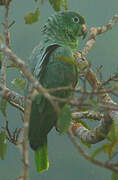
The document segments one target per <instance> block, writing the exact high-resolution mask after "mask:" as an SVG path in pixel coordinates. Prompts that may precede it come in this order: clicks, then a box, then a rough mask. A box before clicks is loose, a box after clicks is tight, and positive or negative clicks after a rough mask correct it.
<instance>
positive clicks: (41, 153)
mask: <svg viewBox="0 0 118 180" xmlns="http://www.w3.org/2000/svg"><path fill="white" fill-rule="evenodd" d="M35 164H36V168H37V171H38V173H41V172H43V171H45V170H48V168H49V160H48V145H47V136H46V141H45V142H44V144H43V145H41V147H39V149H38V150H37V151H35Z"/></svg>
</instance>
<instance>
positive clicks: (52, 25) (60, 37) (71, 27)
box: [42, 11, 87, 50]
mask: <svg viewBox="0 0 118 180" xmlns="http://www.w3.org/2000/svg"><path fill="white" fill-rule="evenodd" d="M42 32H43V33H44V34H45V35H46V36H47V37H48V38H49V39H52V40H53V41H55V42H58V43H60V44H66V45H68V46H70V47H71V48H72V49H73V50H75V49H77V47H78V37H79V36H83V39H84V38H85V37H86V34H87V28H86V26H85V18H84V17H83V16H81V15H80V13H78V12H75V11H63V12H57V13H55V14H54V15H52V16H51V17H49V18H48V20H47V22H46V23H45V25H44V26H43V28H42Z"/></svg>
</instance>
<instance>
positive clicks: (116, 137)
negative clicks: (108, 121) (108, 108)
mask: <svg viewBox="0 0 118 180" xmlns="http://www.w3.org/2000/svg"><path fill="white" fill-rule="evenodd" d="M108 137H109V139H111V140H112V141H118V129H117V125H116V123H115V122H113V123H112V126H111V129H110V133H109V136H108Z"/></svg>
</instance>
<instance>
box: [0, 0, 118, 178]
mask: <svg viewBox="0 0 118 180" xmlns="http://www.w3.org/2000/svg"><path fill="white" fill-rule="evenodd" d="M38 5H40V9H41V12H40V22H39V23H37V24H34V25H26V24H25V22H24V16H25V15H26V14H27V13H29V12H34V11H35V10H36V7H37V6H38ZM68 7H69V9H71V10H77V11H78V10H79V11H80V13H81V14H82V15H84V16H85V18H86V21H87V26H88V28H89V29H90V27H92V26H101V25H103V24H106V23H107V22H108V20H109V19H111V17H112V16H113V15H114V14H118V1H116V0H113V1H111V0H99V1H98V0H95V1H90V0H79V1H78V0H68ZM52 13H54V11H53V9H52V8H51V6H50V5H49V3H48V2H45V3H44V4H43V5H41V4H40V2H38V3H35V2H34V1H33V0H29V1H24V0H20V1H13V2H12V3H11V9H10V22H11V21H12V20H15V22H16V23H15V24H14V25H13V27H12V28H11V44H12V49H13V51H14V52H15V53H16V54H17V55H18V56H19V57H20V58H22V59H23V60H24V61H26V62H27V61H28V57H29V56H30V54H31V51H32V49H33V48H34V46H35V45H37V44H38V43H39V40H40V27H41V24H43V23H44V22H45V20H46V18H47V17H48V16H50V15H51V14H52ZM3 17H4V8H3V7H0V22H3ZM2 31H3V28H2V25H1V24H0V33H2ZM85 41H86V40H85ZM85 41H82V40H80V49H81V48H82V47H83V46H84V44H85ZM88 60H89V62H91V63H92V68H93V69H94V70H95V69H96V68H97V67H98V66H99V65H103V77H104V79H107V78H108V77H109V76H110V75H112V74H113V73H114V72H116V71H117V70H118V25H116V26H115V27H113V29H112V30H110V31H109V32H108V33H105V34H103V35H100V36H98V37H97V42H96V44H95V46H94V47H93V49H92V50H91V52H90V53H89V56H88ZM8 77H9V78H8V79H7V80H8V87H10V88H12V89H13V86H12V85H11V83H10V81H11V80H13V79H14V78H16V77H20V74H19V73H18V72H17V70H14V69H12V70H8ZM7 109H8V113H7V114H8V120H9V127H10V128H11V130H14V128H16V127H22V121H21V120H20V113H19V111H18V110H17V109H15V108H13V107H11V106H10V105H9V106H8V108H7ZM4 125H5V120H4V117H3V116H2V114H1V112H0V126H4ZM48 144H49V159H50V168H49V170H48V171H47V172H44V173H42V174H40V175H39V174H38V173H37V172H36V168H35V165H34V153H33V152H32V151H31V149H30V162H31V163H30V180H39V179H41V180H47V179H48V180H72V179H78V180H100V179H101V180H110V179H111V172H110V171H108V170H106V169H103V168H100V167H97V166H95V165H93V164H91V163H89V162H88V161H86V160H85V159H84V158H83V157H82V156H81V155H80V153H79V152H78V151H77V149H76V148H75V147H74V146H73V144H72V143H71V141H70V140H69V139H68V137H67V135H63V136H59V135H58V133H57V132H56V131H55V130H54V129H53V130H52V131H51V132H50V134H49V136H48ZM99 144H100V143H99ZM99 144H97V145H94V146H93V148H92V149H90V150H89V149H87V148H86V147H85V149H86V150H87V151H88V152H91V151H93V149H95V148H96V147H98V146H99ZM104 158H105V157H104V155H103V154H101V155H99V159H101V160H103V159H104ZM22 165H23V164H22V156H21V153H20V149H19V148H18V147H15V146H14V145H13V144H11V143H9V146H8V151H7V155H6V157H5V160H1V159H0V180H15V179H16V177H18V176H20V175H21V173H22Z"/></svg>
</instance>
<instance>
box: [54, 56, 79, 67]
mask: <svg viewBox="0 0 118 180" xmlns="http://www.w3.org/2000/svg"><path fill="white" fill-rule="evenodd" d="M54 58H55V59H57V60H61V61H65V62H67V63H69V64H72V65H74V66H77V67H78V64H77V62H76V61H75V59H74V58H71V57H68V56H55V57H54Z"/></svg>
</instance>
